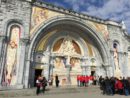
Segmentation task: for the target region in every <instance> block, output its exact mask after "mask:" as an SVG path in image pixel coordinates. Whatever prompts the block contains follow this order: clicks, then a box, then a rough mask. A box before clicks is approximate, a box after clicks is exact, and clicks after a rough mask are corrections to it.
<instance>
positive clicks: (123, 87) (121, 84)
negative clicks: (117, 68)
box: [36, 75, 130, 96]
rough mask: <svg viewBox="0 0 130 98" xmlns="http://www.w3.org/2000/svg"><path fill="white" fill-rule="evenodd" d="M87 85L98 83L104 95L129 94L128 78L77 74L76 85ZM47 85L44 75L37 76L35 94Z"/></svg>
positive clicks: (129, 83)
mask: <svg viewBox="0 0 130 98" xmlns="http://www.w3.org/2000/svg"><path fill="white" fill-rule="evenodd" d="M52 81H53V80H52V79H51V82H49V85H50V84H51V85H52ZM55 85H56V87H58V86H59V79H58V75H56V76H55ZM89 85H100V89H101V90H102V93H103V94H106V95H114V94H120V95H126V96H128V95H130V78H127V79H125V78H124V77H123V78H122V77H120V79H119V78H115V77H110V78H109V77H107V76H106V77H105V78H103V77H102V76H100V77H99V76H97V77H95V76H91V75H90V76H87V75H86V76H85V75H77V86H78V87H83V86H84V87H87V86H89ZM46 86H47V80H46V78H45V77H42V76H39V77H38V78H37V80H36V87H37V90H36V94H37V95H38V94H39V93H40V91H42V92H43V93H44V92H45V88H46Z"/></svg>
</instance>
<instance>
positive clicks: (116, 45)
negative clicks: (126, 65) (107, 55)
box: [113, 40, 119, 50]
mask: <svg viewBox="0 0 130 98" xmlns="http://www.w3.org/2000/svg"><path fill="white" fill-rule="evenodd" d="M113 49H116V50H119V42H118V41H116V40H115V41H113Z"/></svg>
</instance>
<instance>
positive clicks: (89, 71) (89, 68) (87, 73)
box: [86, 65, 91, 76]
mask: <svg viewBox="0 0 130 98" xmlns="http://www.w3.org/2000/svg"><path fill="white" fill-rule="evenodd" d="M86 75H88V76H90V75H91V67H90V66H89V65H88V66H87V68H86Z"/></svg>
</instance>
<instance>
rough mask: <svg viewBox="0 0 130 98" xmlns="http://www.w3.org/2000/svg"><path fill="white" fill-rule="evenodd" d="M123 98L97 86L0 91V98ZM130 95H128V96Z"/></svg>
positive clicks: (123, 97)
mask: <svg viewBox="0 0 130 98" xmlns="http://www.w3.org/2000/svg"><path fill="white" fill-rule="evenodd" d="M86 97H88V98H107V97H113V98H117V97H118V98H125V97H126V96H124V95H114V96H107V95H102V92H101V90H100V89H99V87H98V86H89V87H75V86H69V87H59V88H55V87H48V88H47V90H46V92H45V93H44V94H42V93H41V94H40V95H38V96H37V95H36V88H32V89H22V90H7V91H0V98H86ZM128 97H130V96H128Z"/></svg>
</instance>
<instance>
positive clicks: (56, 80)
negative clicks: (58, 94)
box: [55, 74, 59, 87]
mask: <svg viewBox="0 0 130 98" xmlns="http://www.w3.org/2000/svg"><path fill="white" fill-rule="evenodd" d="M55 83H56V87H59V79H58V75H57V74H56V76H55Z"/></svg>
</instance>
